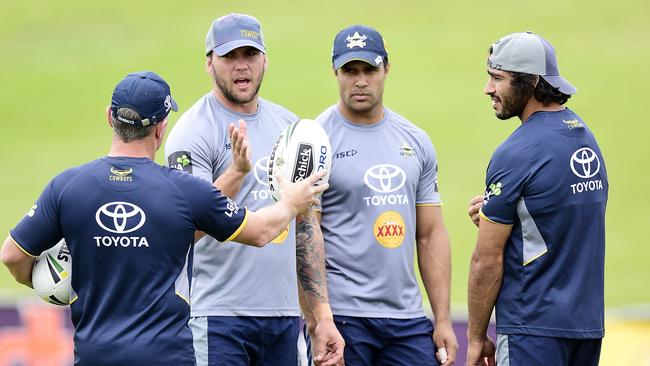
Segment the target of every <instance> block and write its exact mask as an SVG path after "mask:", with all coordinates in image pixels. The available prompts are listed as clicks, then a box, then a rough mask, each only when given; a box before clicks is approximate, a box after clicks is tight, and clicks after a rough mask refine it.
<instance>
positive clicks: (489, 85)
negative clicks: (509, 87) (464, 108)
mask: <svg viewBox="0 0 650 366" xmlns="http://www.w3.org/2000/svg"><path fill="white" fill-rule="evenodd" d="M495 91H496V89H495V88H494V80H492V78H488V81H487V83H485V87H484V88H483V93H485V94H486V95H490V94H492V93H494V92H495Z"/></svg>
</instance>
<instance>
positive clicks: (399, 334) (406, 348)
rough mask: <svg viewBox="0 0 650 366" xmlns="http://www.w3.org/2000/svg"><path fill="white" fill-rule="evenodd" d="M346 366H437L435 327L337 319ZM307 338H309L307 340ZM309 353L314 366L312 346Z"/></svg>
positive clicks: (411, 321)
mask: <svg viewBox="0 0 650 366" xmlns="http://www.w3.org/2000/svg"><path fill="white" fill-rule="evenodd" d="M334 322H335V323H336V327H337V328H338V330H339V332H340V333H341V335H342V336H343V339H345V351H344V358H345V364H346V365H347V366H388V365H390V366H432V365H434V366H437V365H438V361H437V359H436V348H435V345H434V344H433V338H432V335H433V324H432V323H431V320H429V318H427V317H421V318H414V319H392V318H358V317H351V316H338V315H335V316H334ZM307 338H308V337H307ZM307 352H308V355H309V360H310V364H311V349H310V342H309V341H307Z"/></svg>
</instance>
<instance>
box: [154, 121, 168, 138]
mask: <svg viewBox="0 0 650 366" xmlns="http://www.w3.org/2000/svg"><path fill="white" fill-rule="evenodd" d="M165 131H167V118H166V117H165V119H164V120H163V121H162V122H160V123H158V124H156V138H157V139H160V140H162V139H163V138H164V137H165Z"/></svg>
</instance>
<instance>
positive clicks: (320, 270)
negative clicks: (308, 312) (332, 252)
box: [296, 212, 329, 302]
mask: <svg viewBox="0 0 650 366" xmlns="http://www.w3.org/2000/svg"><path fill="white" fill-rule="evenodd" d="M318 226H319V224H318V221H317V220H316V217H315V215H314V213H313V212H310V213H308V214H306V215H301V216H298V217H297V218H296V269H297V271H298V282H299V283H300V284H301V286H302V289H303V291H304V292H305V295H306V296H307V297H308V298H314V297H315V298H316V299H317V300H318V301H319V302H329V299H328V296H327V280H326V277H325V249H324V243H323V234H322V233H321V231H320V227H318ZM315 228H317V229H315Z"/></svg>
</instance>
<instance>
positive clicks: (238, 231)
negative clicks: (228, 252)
mask: <svg viewBox="0 0 650 366" xmlns="http://www.w3.org/2000/svg"><path fill="white" fill-rule="evenodd" d="M247 223H248V209H247V208H246V213H245V214H244V220H243V221H242V222H241V225H239V228H237V230H235V232H234V233H232V235H230V237H229V238H228V239H226V240H224V241H231V240H235V238H237V235H239V233H241V232H242V230H244V228H245V227H246V224H247Z"/></svg>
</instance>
